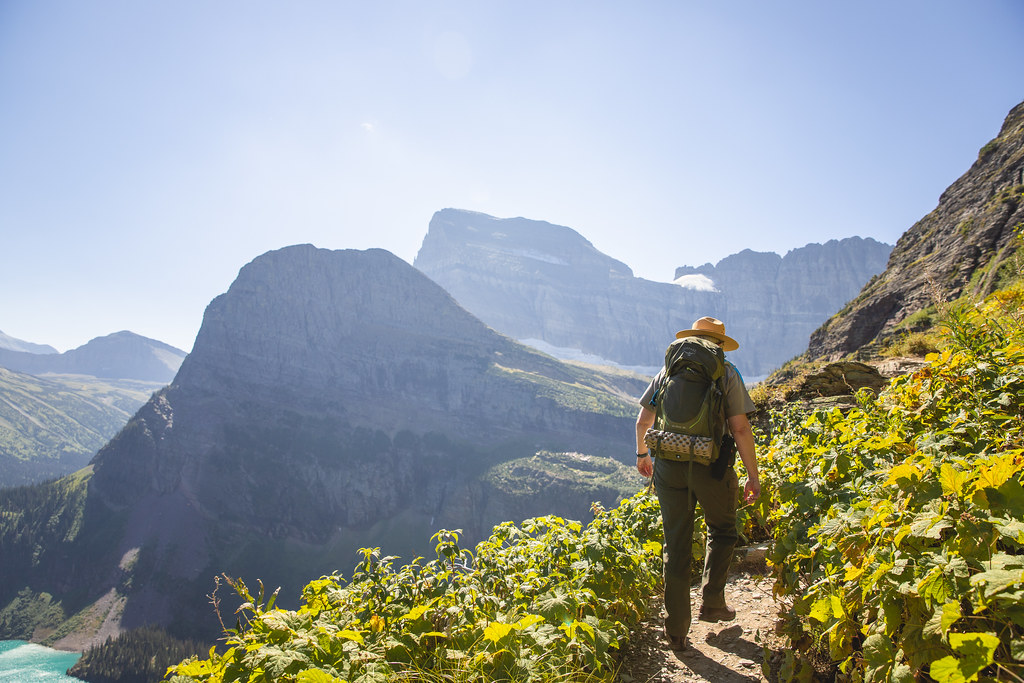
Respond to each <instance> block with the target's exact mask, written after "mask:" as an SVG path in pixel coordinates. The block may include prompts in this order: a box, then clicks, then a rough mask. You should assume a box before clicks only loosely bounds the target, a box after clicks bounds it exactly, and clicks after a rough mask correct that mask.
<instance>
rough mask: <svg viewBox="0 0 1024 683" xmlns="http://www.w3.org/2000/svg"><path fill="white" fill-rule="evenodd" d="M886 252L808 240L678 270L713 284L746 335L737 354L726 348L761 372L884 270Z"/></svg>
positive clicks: (794, 351)
mask: <svg viewBox="0 0 1024 683" xmlns="http://www.w3.org/2000/svg"><path fill="white" fill-rule="evenodd" d="M890 251H891V247H890V246H889V245H887V244H883V243H881V242H878V241H876V240H873V239H863V238H860V237H849V238H846V239H843V240H829V241H828V242H826V243H824V244H808V245H806V246H804V247H800V248H799V249H793V250H791V251H789V252H787V253H786V255H785V256H779V255H778V254H774V253H763V252H754V251H751V250H749V249H745V250H743V251H741V252H740V253H738V254H733V255H731V256H727V257H726V258H724V259H722V260H721V261H719V262H718V264H717V265H715V266H711V265H710V264H705V265H704V266H701V267H700V268H686V267H683V268H679V269H677V270H676V277H677V278H679V277H683V276H685V275H687V274H689V273H699V274H701V275H703V276H705V277H707V278H708V279H709V280H710V281H711V282H712V283H713V284H714V286H715V288H716V289H717V290H718V291H719V293H720V294H721V299H722V308H723V310H725V311H728V319H727V320H728V324H729V330H730V334H736V335H739V336H738V337H737V338H738V339H741V340H745V341H746V342H747V345H746V346H741V348H740V351H741V352H742V354H741V353H739V352H737V353H735V354H731V355H732V356H735V361H736V362H737V364H739V365H740V367H741V368H743V369H744V371H745V372H747V373H748V374H750V375H754V376H758V375H763V374H765V373H767V372H768V371H770V370H773V369H775V368H778V367H779V366H781V365H782V364H784V363H785V362H786V361H788V360H790V359H791V358H793V357H794V356H796V355H798V354H800V353H801V352H802V351H803V350H804V348H805V347H806V345H807V340H808V338H809V337H810V335H811V332H813V331H814V330H815V328H817V327H818V326H819V325H820V324H821V323H822V321H824V320H825V319H827V318H828V316H830V315H832V314H833V313H835V312H836V311H838V310H839V309H840V308H841V307H842V306H843V304H845V303H846V302H847V301H849V300H850V299H851V298H852V297H853V296H854V294H855V293H856V292H857V291H859V290H860V288H861V287H863V285H864V283H865V282H867V281H868V280H869V279H870V278H871V277H872V276H873V275H877V274H878V273H880V272H881V271H882V270H883V269H884V267H885V263H886V259H887V258H888V256H889V252H890Z"/></svg>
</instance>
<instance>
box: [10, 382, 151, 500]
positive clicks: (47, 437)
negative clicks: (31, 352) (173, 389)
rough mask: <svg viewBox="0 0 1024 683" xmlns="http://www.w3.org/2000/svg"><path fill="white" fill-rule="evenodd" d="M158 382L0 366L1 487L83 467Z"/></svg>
mask: <svg viewBox="0 0 1024 683" xmlns="http://www.w3.org/2000/svg"><path fill="white" fill-rule="evenodd" d="M159 386H160V385H159V384H157V383H153V382H140V381H135V380H108V379H96V378H93V377H85V376H77V375H50V376H45V377H37V376H34V375H25V374H22V373H18V372H11V371H10V370H6V369H4V368H0V487H7V486H20V485H24V484H31V483H34V482H38V481H42V480H45V479H50V478H53V477H57V476H61V475H64V474H67V473H68V472H72V471H74V470H76V469H79V468H80V467H83V466H84V465H85V464H86V463H88V462H89V460H90V458H92V456H93V454H95V452H96V451H97V450H98V449H99V448H100V447H101V446H103V444H105V443H106V442H107V441H108V440H110V438H111V437H112V436H114V435H115V434H116V433H117V432H118V430H120V429H121V427H123V426H124V424H125V423H126V422H127V421H128V419H129V418H130V417H131V416H132V415H133V414H134V413H135V411H136V410H138V408H139V407H140V406H141V405H142V404H143V403H145V402H146V400H147V399H148V398H149V396H150V394H151V393H152V392H153V391H155V390H156V389H158V388H159Z"/></svg>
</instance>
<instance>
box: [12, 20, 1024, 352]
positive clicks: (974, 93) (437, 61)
mask: <svg viewBox="0 0 1024 683" xmlns="http://www.w3.org/2000/svg"><path fill="white" fill-rule="evenodd" d="M1022 29H1024V4H1022V3H1020V2H1018V1H1017V0H992V1H984V2H972V3H963V2H949V1H939V2H935V1H924V0H915V1H905V2H898V3H893V2H882V1H869V2H860V3H821V2H814V1H812V0H802V1H796V2H784V3H766V2H759V1H755V0H744V1H740V2H731V3H700V2H637V3H628V4H627V3H612V2H577V1H569V2H557V3H550V2H530V1H528V2H515V3H512V2H493V1H445V2H422V1H416V2H413V1H409V2H386V1H385V2H375V3H356V2H346V1H331V2H328V1H324V0H310V1H309V2H303V3H282V2H269V1H266V0H256V1H250V2H240V1H237V0H227V1H223V2H216V3H209V2H197V1H195V0H185V1H179V2H173V3H170V2H165V3H150V2H145V3H139V2H131V1H127V0H125V1H114V0H96V1H94V2H70V1H67V0H65V1H60V0H55V1H46V2H3V3H0V150H2V152H0V229H2V231H3V248H2V250H0V289H2V292H3V298H2V303H0V330H2V331H3V332H4V333H6V334H8V335H11V336H13V337H17V338H19V339H23V340H26V341H29V342H34V343H38V344H50V345H52V346H54V347H56V348H57V349H59V350H61V351H65V350H68V349H70V348H74V347H76V346H79V345H81V344H84V343H85V342H87V341H88V340H89V339H91V338H93V337H96V336H101V335H106V334H110V333H113V332H116V331H119V330H125V329H127V330H131V331H133V332H136V333H138V334H141V335H144V336H147V337H152V338H155V339H158V340H160V341H163V342H166V343H169V344H172V345H174V346H176V347H179V348H181V349H183V350H185V351H188V350H190V349H191V347H192V343H193V341H194V338H195V335H196V332H197V331H198V329H199V326H200V323H201V320H202V315H203V310H204V308H205V307H206V305H207V304H208V303H209V302H210V300H212V299H213V298H214V297H216V296H217V295H219V294H221V293H223V292H224V291H226V289H227V288H228V286H229V285H230V284H231V282H232V280H233V279H234V278H235V276H236V275H237V273H238V270H239V268H241V267H242V266H244V265H245V264H246V263H248V262H249V261H251V260H252V259H253V258H255V257H257V256H258V255H260V254H261V253H264V252H266V251H268V250H271V249H277V248H280V247H284V246H287V245H292V244H298V243H312V244H314V245H316V246H318V247H323V248H329V249H348V248H352V249H367V248H372V247H379V248H383V249H387V250H389V251H391V252H393V253H394V254H396V255H397V256H399V257H400V258H402V259H404V260H406V261H408V262H410V263H411V262H412V261H413V259H414V258H415V256H416V252H417V250H418V249H419V247H420V245H421V243H422V241H423V237H424V236H425V234H426V232H427V227H428V223H429V221H430V218H431V216H432V215H433V213H434V212H435V211H438V210H441V209H444V208H447V207H452V208H459V209H468V210H473V211H480V212H484V213H487V214H490V215H492V216H497V217H503V218H504V217H515V216H522V217H526V218H531V219H535V220H543V221H548V222H551V223H556V224H559V225H565V226H568V227H570V228H572V229H574V230H576V231H577V232H579V233H580V234H582V235H583V236H584V237H586V238H587V239H589V240H590V241H591V242H592V243H593V244H594V246H595V247H596V248H597V249H599V250H601V251H602V252H604V253H606V254H607V255H609V256H611V257H613V258H615V259H618V260H620V261H622V262H624V263H626V264H627V265H629V266H630V267H631V268H632V269H633V271H634V273H635V274H636V275H637V276H639V277H644V278H648V279H652V280H658V281H663V282H670V281H672V280H673V279H674V277H675V269H676V267H677V266H681V265H694V266H696V265H700V264H702V263H705V262H712V263H714V262H717V261H718V260H720V259H721V258H723V257H725V256H727V255H729V254H732V253H736V252H738V251H741V250H743V249H746V248H750V249H754V250H757V251H775V252H778V253H780V254H785V253H786V251H788V250H790V249H793V248H796V247H800V246H803V245H805V244H807V243H810V242H825V241H827V240H829V239H842V238H845V237H851V236H854V235H858V236H861V237H873V238H875V239H877V240H880V241H884V242H888V243H889V244H895V243H896V240H897V239H898V238H899V236H900V235H901V234H902V233H903V232H904V231H905V230H907V229H908V228H910V227H911V226H912V225H913V224H914V222H916V221H917V220H918V219H920V218H921V217H923V216H924V215H925V214H927V213H928V212H929V211H931V210H932V209H933V208H935V206H936V204H937V202H938V198H939V195H940V194H941V192H942V191H943V190H945V189H946V187H947V186H948V185H949V184H950V183H952V182H953V181H954V180H956V178H958V177H959V176H960V175H961V174H963V173H964V172H966V171H967V170H968V168H969V167H970V165H971V164H972V163H973V162H974V160H975V159H976V158H977V153H978V149H979V148H981V147H982V146H983V145H984V144H985V143H986V142H987V141H988V140H990V139H991V138H993V137H995V136H996V134H997V133H998V132H999V127H1000V125H1001V123H1002V121H1003V118H1004V117H1005V115H1006V113H1007V112H1008V111H1009V110H1010V108H1011V107H1013V106H1014V105H1016V104H1017V103H1019V102H1020V101H1021V100H1022V99H1024V87H1022V85H1024V79H1022V77H1021V65H1022V64H1024V41H1021V40H1020V36H1021V34H1022Z"/></svg>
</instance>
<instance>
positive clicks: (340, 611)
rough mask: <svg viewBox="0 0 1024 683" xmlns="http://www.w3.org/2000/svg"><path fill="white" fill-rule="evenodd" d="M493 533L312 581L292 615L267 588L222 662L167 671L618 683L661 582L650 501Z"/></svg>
mask: <svg viewBox="0 0 1024 683" xmlns="http://www.w3.org/2000/svg"><path fill="white" fill-rule="evenodd" d="M594 514H595V516H594V520H593V521H592V522H591V523H590V524H589V525H587V526H586V527H583V526H582V525H580V524H579V523H578V522H574V521H570V520H565V519H562V518H559V517H554V516H548V517H539V518H535V519H530V520H527V521H525V522H523V523H522V525H518V526H517V525H515V524H512V523H510V522H508V523H504V524H501V525H499V526H497V527H495V529H494V531H493V533H492V535H491V536H490V537H489V538H488V539H487V540H485V541H483V542H481V543H479V544H478V545H477V546H476V549H475V551H472V552H471V551H469V550H467V549H464V548H462V547H461V546H460V545H459V539H460V533H459V532H458V531H451V530H442V531H439V532H438V533H437V534H435V535H434V537H433V538H434V542H435V543H436V547H435V551H436V555H437V558H436V559H434V560H432V561H430V562H425V561H424V560H423V558H416V559H415V560H413V561H412V562H410V563H409V564H406V565H403V566H396V564H395V561H396V559H397V558H395V557H381V554H380V549H379V548H374V549H369V548H367V549H364V550H363V551H362V554H363V558H362V561H361V562H360V563H359V565H358V566H357V567H356V569H355V571H354V572H353V576H352V579H351V581H350V582H346V581H345V580H344V579H343V578H342V577H341V576H339V575H337V574H333V575H331V576H324V577H321V578H320V579H317V580H315V581H312V582H310V583H309V584H308V585H307V586H306V587H305V588H304V590H303V593H302V606H301V607H300V608H299V609H298V610H294V611H291V610H282V609H279V608H277V607H275V603H276V594H275V595H270V596H269V597H268V596H266V595H265V592H264V590H263V587H262V585H261V586H260V589H259V591H258V592H257V594H256V595H255V596H254V595H253V594H252V592H251V591H250V590H249V588H248V587H247V586H246V585H245V584H244V583H243V582H242V581H240V580H237V579H231V580H229V584H230V586H231V587H232V588H233V589H234V590H235V592H236V593H237V594H238V596H239V597H240V598H241V599H242V601H243V602H242V605H241V607H240V608H239V609H238V615H239V616H238V622H237V624H236V625H235V627H233V628H225V634H226V644H227V649H226V650H225V651H223V652H219V653H218V652H217V651H216V650H215V649H214V650H211V651H210V653H209V656H208V658H206V659H199V658H192V659H189V660H187V661H185V662H182V663H180V664H178V665H177V666H174V667H171V668H170V669H169V670H168V677H169V679H170V680H171V681H173V682H175V683H184V682H185V681H210V682H214V681H216V682H224V683H230V682H231V681H241V680H244V681H268V682H269V681H303V682H306V683H319V682H321V681H323V682H326V681H353V682H356V681H358V682H362V683H369V682H370V681H384V680H414V679H415V680H435V679H436V680H441V679H444V680H457V681H470V680H473V681H499V680H509V681H511V680H515V681H551V680H559V681H567V680H586V681H599V680H612V679H613V678H614V661H615V660H614V654H615V652H616V651H617V649H618V648H619V646H620V645H621V644H622V643H623V642H624V640H625V639H626V638H627V637H628V634H629V632H630V628H631V627H633V626H635V625H636V624H637V623H638V622H639V620H640V619H641V618H642V616H643V614H644V611H645V607H646V603H647V598H648V596H649V595H650V594H651V593H652V592H653V591H654V590H655V588H656V587H657V585H659V583H660V581H661V540H660V535H661V520H660V515H659V508H658V505H657V501H656V500H655V499H654V498H652V497H650V496H648V495H645V494H638V495H636V496H634V497H632V498H629V499H626V500H624V501H623V502H622V503H621V504H620V505H619V506H618V507H616V508H614V509H612V510H605V509H602V508H600V507H599V506H596V507H595V510H594Z"/></svg>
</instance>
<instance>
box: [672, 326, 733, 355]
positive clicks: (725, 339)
mask: <svg viewBox="0 0 1024 683" xmlns="http://www.w3.org/2000/svg"><path fill="white" fill-rule="evenodd" d="M697 335H704V336H707V337H714V338H715V339H717V340H718V341H720V342H722V350H723V351H735V350H736V349H738V348H740V343H739V342H738V341H736V340H735V339H733V338H732V337H729V336H727V335H724V334H719V333H718V332H712V331H710V330H680V331H679V332H676V339H682V338H683V337H695V336H697Z"/></svg>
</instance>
